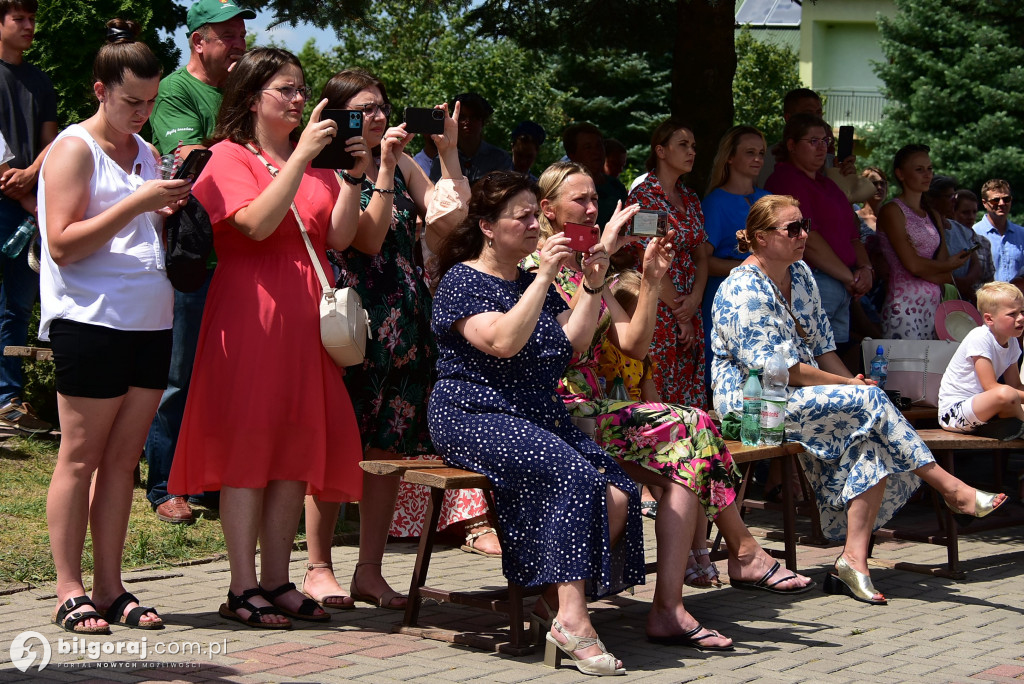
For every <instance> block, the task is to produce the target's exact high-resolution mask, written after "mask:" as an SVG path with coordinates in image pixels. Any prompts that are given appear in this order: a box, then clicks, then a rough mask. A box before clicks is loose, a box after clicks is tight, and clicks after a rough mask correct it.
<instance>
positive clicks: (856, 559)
mask: <svg viewBox="0 0 1024 684" xmlns="http://www.w3.org/2000/svg"><path fill="white" fill-rule="evenodd" d="M885 485H886V480H884V479H883V480H882V481H881V482H879V483H878V484H876V485H875V486H874V487H872V488H871V489H869V490H867V491H866V492H864V493H863V494H861V495H860V496H857V497H855V498H853V499H852V500H851V501H850V503H848V504H847V505H846V526H847V530H846V544H845V545H844V546H843V557H844V558H846V562H847V563H849V564H850V567H852V568H853V569H854V570H856V571H857V572H860V573H863V574H865V575H868V574H870V573H869V572H868V549H869V548H870V546H871V533H872V532H873V531H874V528H875V520H876V519H877V518H878V511H879V510H880V509H881V508H882V500H883V499H884V498H885Z"/></svg>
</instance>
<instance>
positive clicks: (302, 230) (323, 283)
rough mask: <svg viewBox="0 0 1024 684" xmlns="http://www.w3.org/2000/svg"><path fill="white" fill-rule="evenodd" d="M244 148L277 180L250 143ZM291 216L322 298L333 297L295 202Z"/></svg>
mask: <svg viewBox="0 0 1024 684" xmlns="http://www.w3.org/2000/svg"><path fill="white" fill-rule="evenodd" d="M245 148H246V149H247V150H249V151H250V152H252V153H253V154H255V155H256V158H257V159H259V160H260V161H261V162H263V165H264V166H266V167H267V171H269V172H270V175H271V176H273V177H274V178H277V174H278V169H277V168H276V167H275V166H274V165H273V164H271V163H270V162H269V161H267V158H266V157H264V156H263V153H261V152H260V151H259V150H258V149H256V147H255V146H254V145H253V144H252V143H246V144H245ZM292 214H293V215H294V216H295V222H296V223H298V224H299V232H300V233H302V241H303V242H304V243H306V251H308V252H309V259H310V261H312V262H313V270H314V271H316V277H317V278H318V279H319V280H320V287H322V288H323V291H324V296H325V297H328V298H332V297H334V288H333V287H331V281H329V280H328V279H327V274H326V273H325V272H324V267H323V264H321V263H320V259H318V258H317V256H316V250H315V249H313V243H312V242H310V240H309V233H308V232H306V224H304V223H303V222H302V217H301V216H299V210H298V209H297V208H296V206H295V202H292Z"/></svg>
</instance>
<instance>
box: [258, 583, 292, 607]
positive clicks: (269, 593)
mask: <svg viewBox="0 0 1024 684" xmlns="http://www.w3.org/2000/svg"><path fill="white" fill-rule="evenodd" d="M259 589H260V591H261V592H262V593H263V597H264V598H265V599H267V600H268V601H270V602H271V603H273V601H274V599H276V598H279V597H280V596H281V595H282V594H287V593H288V592H289V591H295V582H285V583H284V584H282V585H281V586H279V587H278V588H277V589H274V590H270V589H264V588H263V587H262V586H261V587H259Z"/></svg>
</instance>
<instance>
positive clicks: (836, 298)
mask: <svg viewBox="0 0 1024 684" xmlns="http://www.w3.org/2000/svg"><path fill="white" fill-rule="evenodd" d="M813 273H814V282H816V283H817V284H818V293H819V294H820V295H821V308H822V309H823V310H824V311H825V315H826V316H827V317H828V322H829V324H830V325H831V326H832V334H833V335H834V336H835V339H836V344H837V345H839V344H846V343H847V342H849V341H850V293H849V292H847V291H846V288H845V287H844V286H843V284H842V283H841V282H839V281H838V280H836V279H835V278H833V277H832V276H830V275H828V274H827V273H824V272H823V271H819V270H817V269H814V270H813Z"/></svg>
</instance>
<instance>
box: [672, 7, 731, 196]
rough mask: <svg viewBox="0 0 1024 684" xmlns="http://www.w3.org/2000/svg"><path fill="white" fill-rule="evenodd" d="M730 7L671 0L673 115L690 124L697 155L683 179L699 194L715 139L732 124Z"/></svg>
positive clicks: (707, 176)
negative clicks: (673, 22)
mask: <svg viewBox="0 0 1024 684" xmlns="http://www.w3.org/2000/svg"><path fill="white" fill-rule="evenodd" d="M735 9H736V3H734V2H731V1H730V0H677V2H676V10H677V11H676V42H675V51H674V55H673V61H672V115H673V116H674V117H676V118H678V119H680V120H681V121H684V122H687V123H689V125H691V126H693V136H694V138H695V139H696V141H697V159H696V161H695V162H694V165H693V171H691V172H690V173H689V174H688V175H687V177H686V184H687V185H688V186H689V187H690V188H691V189H693V190H694V191H695V192H696V193H697V194H698V195H701V196H703V195H704V190H705V189H706V188H707V184H708V178H709V176H710V174H711V162H712V161H713V160H714V158H715V150H716V149H717V147H718V141H719V140H720V139H721V137H722V135H724V134H725V132H726V131H727V130H729V128H730V127H732V117H733V106H732V79H733V76H734V75H735V73H736V47H735V25H736V19H735V16H734V13H735Z"/></svg>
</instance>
